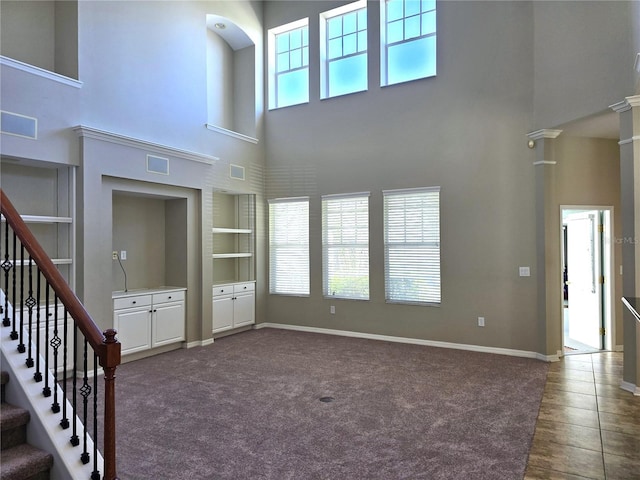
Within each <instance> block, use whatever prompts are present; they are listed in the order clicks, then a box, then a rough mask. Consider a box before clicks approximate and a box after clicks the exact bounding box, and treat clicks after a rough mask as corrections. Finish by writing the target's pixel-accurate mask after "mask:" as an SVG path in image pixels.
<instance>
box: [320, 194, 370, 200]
mask: <svg viewBox="0 0 640 480" xmlns="http://www.w3.org/2000/svg"><path fill="white" fill-rule="evenodd" d="M370 196H371V192H354V193H329V194H327V195H322V196H321V197H320V198H321V199H322V200H328V199H331V198H355V197H370Z"/></svg>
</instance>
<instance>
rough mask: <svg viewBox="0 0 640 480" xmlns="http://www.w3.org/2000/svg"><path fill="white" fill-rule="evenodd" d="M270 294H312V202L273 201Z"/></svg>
mask: <svg viewBox="0 0 640 480" xmlns="http://www.w3.org/2000/svg"><path fill="white" fill-rule="evenodd" d="M269 293H278V294H284V295H309V199H308V198H307V197H298V198H285V199H274V200H269Z"/></svg>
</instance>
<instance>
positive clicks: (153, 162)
mask: <svg viewBox="0 0 640 480" xmlns="http://www.w3.org/2000/svg"><path fill="white" fill-rule="evenodd" d="M147 172H150V173H159V174H160V175H169V159H168V158H163V157H156V156H155V155H147Z"/></svg>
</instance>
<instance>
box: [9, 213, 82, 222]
mask: <svg viewBox="0 0 640 480" xmlns="http://www.w3.org/2000/svg"><path fill="white" fill-rule="evenodd" d="M20 217H21V218H22V220H23V221H24V223H71V222H73V219H72V218H71V217H52V216H47V215H20ZM2 221H3V222H4V221H5V219H4V216H2Z"/></svg>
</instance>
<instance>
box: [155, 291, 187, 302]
mask: <svg viewBox="0 0 640 480" xmlns="http://www.w3.org/2000/svg"><path fill="white" fill-rule="evenodd" d="M181 301H184V291H177V292H162V293H154V294H153V304H154V305H156V304H158V303H166V302H181Z"/></svg>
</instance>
